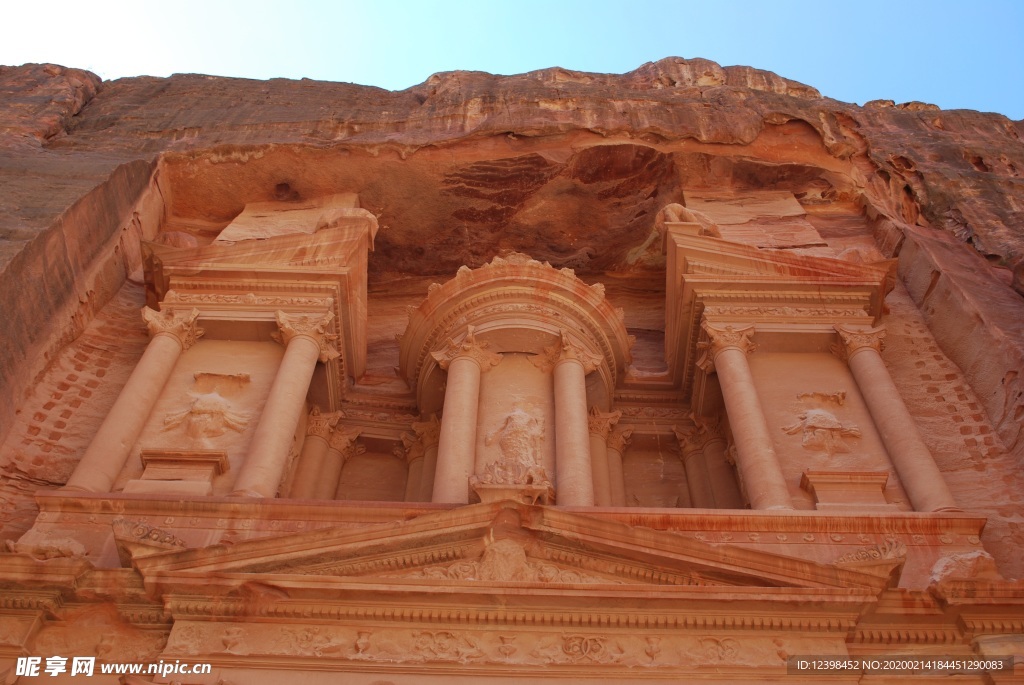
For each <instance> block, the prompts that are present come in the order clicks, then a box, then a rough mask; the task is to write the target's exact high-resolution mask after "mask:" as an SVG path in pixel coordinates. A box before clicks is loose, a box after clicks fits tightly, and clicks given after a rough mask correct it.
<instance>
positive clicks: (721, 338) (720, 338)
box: [697, 319, 756, 373]
mask: <svg viewBox="0 0 1024 685" xmlns="http://www.w3.org/2000/svg"><path fill="white" fill-rule="evenodd" d="M701 328H702V329H703V330H704V332H705V333H706V334H707V336H708V339H707V340H706V341H701V342H699V343H697V349H699V350H701V351H702V354H701V356H700V359H698V360H697V365H698V366H699V367H700V368H702V369H703V370H704V371H706V372H708V373H711V372H712V371H713V370H714V362H715V358H716V357H717V356H718V355H719V354H721V353H722V352H724V351H725V350H730V349H732V350H739V351H740V352H742V353H743V354H750V353H751V352H753V351H754V349H755V348H756V346H755V345H754V342H753V341H752V340H751V339H750V336H751V335H753V333H754V326H753V324H748V325H746V326H740V327H738V328H737V327H736V326H731V325H730V326H724V327H721V328H720V327H717V326H712V325H711V324H710V323H709V322H708V320H707V319H704V320H703V321H702V322H701Z"/></svg>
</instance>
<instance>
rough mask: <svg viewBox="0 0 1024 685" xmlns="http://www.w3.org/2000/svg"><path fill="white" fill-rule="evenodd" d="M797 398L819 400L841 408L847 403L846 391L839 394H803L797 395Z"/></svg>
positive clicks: (817, 392)
mask: <svg viewBox="0 0 1024 685" xmlns="http://www.w3.org/2000/svg"><path fill="white" fill-rule="evenodd" d="M796 398H797V399H798V400H817V401H819V402H825V403H828V404H835V405H836V406H838V407H841V406H843V405H844V404H845V403H846V391H845V390H842V391H838V392H820V391H815V392H801V393H797V396H796Z"/></svg>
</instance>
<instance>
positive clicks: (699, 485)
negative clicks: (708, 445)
mask: <svg viewBox="0 0 1024 685" xmlns="http://www.w3.org/2000/svg"><path fill="white" fill-rule="evenodd" d="M683 469H684V470H685V471H686V487H687V490H688V491H689V493H690V505H691V506H694V507H696V508H698V509H713V508H714V506H715V498H714V495H713V494H712V493H711V479H710V478H709V477H708V468H707V464H706V463H705V462H704V449H703V446H697V447H696V448H694V449H690V450H686V451H684V452H683Z"/></svg>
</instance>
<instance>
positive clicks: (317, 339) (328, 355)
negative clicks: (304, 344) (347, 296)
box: [274, 311, 341, 362]
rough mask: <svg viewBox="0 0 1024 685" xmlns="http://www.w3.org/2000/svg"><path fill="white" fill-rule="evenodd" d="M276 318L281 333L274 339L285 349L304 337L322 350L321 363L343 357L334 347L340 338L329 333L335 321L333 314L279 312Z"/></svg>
mask: <svg viewBox="0 0 1024 685" xmlns="http://www.w3.org/2000/svg"><path fill="white" fill-rule="evenodd" d="M275 316H276V318H277V326H278V329H279V330H280V333H278V334H277V335H275V336H274V338H275V340H278V341H279V342H281V343H282V344H283V345H284V346H285V347H287V346H288V344H289V343H290V342H291V341H292V340H293V339H295V338H296V337H298V336H303V337H306V338H309V339H310V340H312V341H313V342H314V343H316V344H317V346H318V347H319V348H320V361H322V362H328V361H330V360H332V359H337V358H338V357H340V356H341V353H340V352H338V350H337V349H336V348H335V347H334V345H333V343H334V342H335V341H336V340H337V339H338V336H337V335H336V334H333V333H328V330H327V329H328V327H329V326H330V324H331V321H332V320H333V319H334V313H333V312H326V313H324V314H288V313H287V312H283V311H277V312H275Z"/></svg>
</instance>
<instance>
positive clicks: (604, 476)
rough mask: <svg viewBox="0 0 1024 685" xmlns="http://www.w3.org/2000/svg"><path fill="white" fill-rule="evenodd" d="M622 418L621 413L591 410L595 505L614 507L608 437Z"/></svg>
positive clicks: (591, 460) (591, 458) (591, 454)
mask: <svg viewBox="0 0 1024 685" xmlns="http://www.w3.org/2000/svg"><path fill="white" fill-rule="evenodd" d="M621 417H622V412H621V411H614V412H608V413H606V412H603V411H600V410H599V409H598V408H597V407H594V408H593V409H591V410H590V419H589V428H590V464H591V467H592V469H593V479H594V504H596V505H597V506H599V507H610V506H612V486H611V475H610V472H609V464H608V435H609V433H611V430H612V426H614V425H615V424H616V422H618V420H619V418H621Z"/></svg>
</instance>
